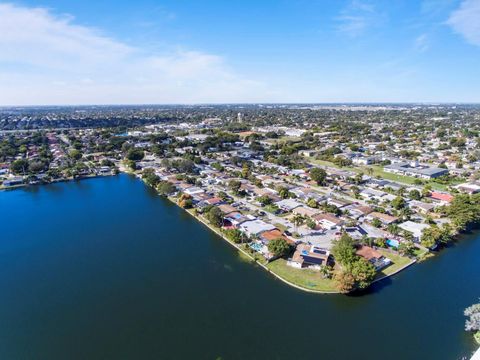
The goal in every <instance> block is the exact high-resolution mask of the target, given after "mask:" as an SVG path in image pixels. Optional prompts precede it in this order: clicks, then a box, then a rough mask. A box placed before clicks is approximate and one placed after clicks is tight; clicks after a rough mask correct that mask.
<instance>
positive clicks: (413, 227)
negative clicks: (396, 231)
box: [398, 221, 430, 239]
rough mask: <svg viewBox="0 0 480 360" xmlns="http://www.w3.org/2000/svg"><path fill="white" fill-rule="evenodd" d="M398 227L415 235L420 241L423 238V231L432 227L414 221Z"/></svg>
mask: <svg viewBox="0 0 480 360" xmlns="http://www.w3.org/2000/svg"><path fill="white" fill-rule="evenodd" d="M398 226H399V227H400V228H402V229H403V230H406V231H410V232H411V233H413V236H415V237H416V238H418V239H420V238H421V237H422V231H423V230H424V229H426V228H429V227H430V225H427V224H419V223H416V222H413V221H405V222H404V223H401V224H400V225H398Z"/></svg>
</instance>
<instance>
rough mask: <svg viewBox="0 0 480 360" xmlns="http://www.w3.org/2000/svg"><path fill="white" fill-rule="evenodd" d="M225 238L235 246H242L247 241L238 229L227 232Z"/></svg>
mask: <svg viewBox="0 0 480 360" xmlns="http://www.w3.org/2000/svg"><path fill="white" fill-rule="evenodd" d="M225 236H226V237H227V238H228V239H229V240H231V241H233V242H234V243H235V244H240V243H242V242H244V241H245V234H244V233H242V232H241V231H240V230H238V229H227V230H225Z"/></svg>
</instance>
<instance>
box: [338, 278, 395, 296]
mask: <svg viewBox="0 0 480 360" xmlns="http://www.w3.org/2000/svg"><path fill="white" fill-rule="evenodd" d="M392 284H393V281H392V278H391V277H387V278H384V279H382V280H380V281H377V282H375V283H373V284H372V285H370V286H369V287H368V288H366V289H363V290H355V291H352V292H351V293H349V294H347V296H348V297H353V298H356V297H364V296H369V295H374V294H378V293H379V292H380V291H382V290H383V289H384V288H386V287H388V286H390V285H392Z"/></svg>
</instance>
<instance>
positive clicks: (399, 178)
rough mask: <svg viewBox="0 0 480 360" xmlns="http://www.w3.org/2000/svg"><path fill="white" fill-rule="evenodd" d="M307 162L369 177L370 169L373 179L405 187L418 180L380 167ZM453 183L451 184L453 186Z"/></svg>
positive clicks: (440, 186) (443, 187)
mask: <svg viewBox="0 0 480 360" xmlns="http://www.w3.org/2000/svg"><path fill="white" fill-rule="evenodd" d="M307 160H308V161H309V162H310V163H311V164H314V165H315V164H316V165H322V166H329V167H332V168H337V169H344V170H350V171H355V172H363V173H364V174H366V175H369V172H368V169H369V168H370V169H372V170H373V173H372V176H375V177H378V176H379V177H381V178H382V179H385V180H391V181H396V182H399V183H402V184H406V185H413V184H415V180H418V179H417V178H415V177H412V176H404V175H397V174H392V173H389V172H386V171H384V170H383V167H382V166H379V165H369V166H356V167H343V168H342V167H339V166H338V165H335V164H334V163H332V162H330V161H324V160H317V159H311V158H307ZM426 184H428V185H430V186H431V187H432V189H434V190H440V191H445V190H446V189H447V186H448V185H443V184H439V183H436V182H434V181H427V182H426ZM454 184H455V183H452V185H454Z"/></svg>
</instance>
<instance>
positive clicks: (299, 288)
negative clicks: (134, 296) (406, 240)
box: [0, 169, 418, 295]
mask: <svg viewBox="0 0 480 360" xmlns="http://www.w3.org/2000/svg"><path fill="white" fill-rule="evenodd" d="M122 173H123V174H126V175H130V176H133V177H135V178H137V179H138V180H140V181H141V182H142V183H143V184H144V185H145V186H148V187H150V188H152V187H151V186H149V185H148V184H146V183H145V181H143V179H142V178H141V176H140V175H139V174H136V173H135V172H132V171H128V170H126V169H120V172H119V174H122ZM117 175H118V174H106V175H94V176H84V177H80V178H75V179H61V180H57V181H52V182H50V183H46V184H22V185H17V186H12V187H9V188H0V191H9V190H17V189H20V188H26V187H30V186H38V185H49V184H54V183H58V182H70V181H77V180H88V179H95V178H100V177H107V176H117ZM153 190H155V192H156V193H157V195H158V196H161V197H163V198H165V199H167V200H169V201H170V202H171V203H173V204H175V205H176V206H178V207H179V208H180V209H182V210H184V211H185V212H187V213H188V214H189V215H190V216H192V217H193V218H194V219H196V220H198V221H199V222H200V223H202V224H203V225H205V226H206V227H207V228H208V229H210V230H211V231H213V232H214V233H215V234H216V235H218V236H219V237H221V238H222V240H224V241H225V242H226V243H228V244H229V245H230V246H232V247H234V248H235V249H236V250H237V251H238V252H239V253H241V254H242V255H244V256H246V257H247V258H248V259H249V260H250V261H252V262H254V263H255V264H257V265H259V266H260V267H261V268H263V270H265V271H266V272H267V273H269V274H271V275H273V276H274V277H275V278H276V279H278V280H280V281H282V282H283V283H285V284H286V285H289V286H291V287H293V288H296V289H298V290H301V291H305V292H309V293H314V294H327V295H328V294H343V293H342V292H340V291H337V290H315V289H309V288H307V287H304V286H301V285H298V284H295V283H294V282H291V281H290V280H287V279H285V278H284V277H282V276H281V275H279V274H277V273H276V272H275V271H273V270H271V269H270V268H269V267H267V266H266V265H265V264H262V263H261V262H259V261H258V260H257V259H255V258H254V257H253V256H252V255H251V254H249V253H248V252H247V251H245V250H244V249H242V248H241V247H240V246H238V245H237V244H235V243H233V242H232V241H230V240H228V239H227V238H226V237H225V235H224V234H223V233H222V232H221V231H220V230H219V229H217V228H215V227H213V226H212V225H211V224H209V223H208V222H207V221H206V220H205V219H203V218H202V217H201V216H196V215H194V214H193V213H192V212H190V211H188V209H183V208H181V207H180V206H179V205H178V204H177V203H176V201H174V200H173V199H172V198H171V197H168V196H163V195H160V194H159V193H158V192H157V191H156V189H154V188H153ZM417 262H418V259H413V260H411V261H410V262H409V263H408V264H406V265H404V266H402V267H400V268H399V269H397V270H395V271H394V272H393V273H391V274H388V275H383V276H381V277H379V278H378V279H374V280H373V281H372V284H374V283H377V282H379V281H381V280H385V279H387V278H389V277H392V276H394V275H396V274H398V273H400V272H401V271H403V270H405V269H407V268H408V267H410V266H412V265H413V264H415V263H417ZM292 270H294V269H292ZM332 281H333V280H332Z"/></svg>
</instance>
